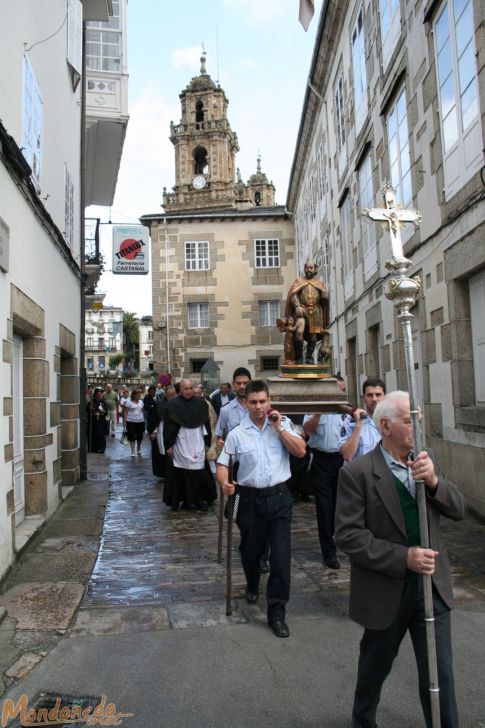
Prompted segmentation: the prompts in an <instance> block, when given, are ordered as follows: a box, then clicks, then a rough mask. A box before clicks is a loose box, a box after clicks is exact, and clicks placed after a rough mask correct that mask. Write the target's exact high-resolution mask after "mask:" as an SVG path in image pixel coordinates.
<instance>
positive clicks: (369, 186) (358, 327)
mask: <svg viewBox="0 0 485 728" xmlns="http://www.w3.org/2000/svg"><path fill="white" fill-rule="evenodd" d="M482 11H483V7H482V5H481V3H480V2H479V0H463V2H458V0H440V1H438V0H429V1H428V2H425V3H420V2H411V3H409V2H407V3H405V2H403V1H400V0H353V1H352V2H350V3H338V2H335V1H334V2H332V1H328V2H324V3H323V8H322V13H321V17H320V25H319V29H318V33H317V41H316V45H315V50H314V55H313V60H312V66H311V69H310V74H309V85H308V88H307V92H306V96H305V102H304V108H303V112H302V118H301V124H300V130H299V135H298V140H297V145H296V151H295V156H294V161H293V167H292V173H291V180H290V189H289V194H288V201H287V205H288V209H289V211H290V212H293V213H294V215H295V236H296V247H297V257H298V266H299V268H301V266H302V265H303V263H304V261H305V260H307V259H309V258H313V259H316V260H317V261H318V262H319V263H320V266H321V271H320V272H321V274H322V277H324V278H325V279H326V281H327V283H328V285H329V288H330V318H331V321H330V332H331V335H332V345H333V368H334V371H337V370H340V371H341V372H342V373H343V374H345V375H346V377H347V380H348V391H349V393H350V395H351V398H352V399H353V400H354V402H355V403H357V401H358V399H359V396H360V393H361V387H362V382H363V380H364V379H365V378H366V377H368V376H377V377H381V378H383V379H384V380H385V382H386V385H387V389H388V390H392V389H395V388H396V387H398V388H404V389H405V388H407V378H406V366H405V360H404V352H403V342H402V333H401V326H400V324H399V323H398V322H397V321H396V317H395V313H394V310H393V306H392V304H391V303H390V302H389V301H388V300H387V299H386V298H385V296H384V284H385V282H386V279H387V278H388V275H389V274H388V271H387V269H386V267H385V261H386V259H388V258H390V257H391V251H390V240H389V235H388V233H387V232H386V231H385V229H384V226H381V225H378V224H375V223H371V222H369V221H367V220H366V219H363V218H362V216H361V212H362V209H364V208H366V207H375V206H383V204H384V203H383V198H382V194H381V188H382V187H383V185H384V184H385V183H386V182H387V181H391V182H392V184H393V186H394V188H395V190H396V196H397V201H398V203H399V205H400V206H402V207H407V208H415V209H417V210H419V211H420V212H421V213H422V215H423V221H422V223H421V226H420V227H419V228H418V229H416V230H414V228H413V226H410V225H407V226H406V227H405V228H403V230H402V231H401V233H402V238H403V242H404V253H405V255H406V256H407V257H409V258H411V259H412V261H413V264H414V265H413V267H412V269H411V271H410V274H411V275H419V276H420V277H421V279H422V288H421V292H420V295H419V298H418V301H417V304H416V306H415V308H414V311H413V313H414V321H413V328H414V339H415V357H416V369H417V379H418V386H419V390H420V399H421V401H422V402H423V403H424V412H425V423H424V426H425V435H426V441H427V444H428V445H429V446H431V447H433V449H434V450H435V451H436V452H437V454H438V457H439V459H440V462H441V464H442V467H443V469H444V471H445V472H446V473H447V475H448V476H449V477H451V478H452V479H453V480H455V481H456V482H457V483H458V484H459V486H460V487H461V489H462V490H463V492H464V493H465V494H466V495H467V498H468V501H469V504H470V505H471V507H472V508H474V509H475V510H476V511H478V512H481V513H485V489H484V487H483V476H482V475H481V474H482V473H483V471H484V468H485V328H484V326H485V324H484V321H485V315H484V314H485V245H484V244H483V237H484V230H483V219H484V182H483V175H484V168H483V152H482V150H483V128H484V124H483V112H484V93H485V92H484V73H483V59H482V57H483V52H484V51H483V42H480V39H481V38H482V39H483V29H482V30H481V29H480V23H481V21H482ZM480 33H482V35H480Z"/></svg>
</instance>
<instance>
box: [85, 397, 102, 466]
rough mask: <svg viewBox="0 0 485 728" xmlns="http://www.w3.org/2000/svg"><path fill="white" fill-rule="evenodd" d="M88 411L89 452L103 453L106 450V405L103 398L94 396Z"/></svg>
mask: <svg viewBox="0 0 485 728" xmlns="http://www.w3.org/2000/svg"><path fill="white" fill-rule="evenodd" d="M86 413H87V423H86V436H87V440H88V452H97V453H103V452H104V451H105V450H106V434H105V422H106V406H105V404H104V403H103V401H102V400H99V399H95V398H94V397H93V399H91V400H89V402H88V403H87V405H86Z"/></svg>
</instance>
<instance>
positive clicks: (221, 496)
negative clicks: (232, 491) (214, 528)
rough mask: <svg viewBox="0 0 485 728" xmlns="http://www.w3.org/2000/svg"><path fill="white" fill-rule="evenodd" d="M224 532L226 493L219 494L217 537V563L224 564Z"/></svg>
mask: <svg viewBox="0 0 485 728" xmlns="http://www.w3.org/2000/svg"><path fill="white" fill-rule="evenodd" d="M223 530H224V493H223V492H222V488H220V492H219V533H218V536H217V563H218V564H222V532H223Z"/></svg>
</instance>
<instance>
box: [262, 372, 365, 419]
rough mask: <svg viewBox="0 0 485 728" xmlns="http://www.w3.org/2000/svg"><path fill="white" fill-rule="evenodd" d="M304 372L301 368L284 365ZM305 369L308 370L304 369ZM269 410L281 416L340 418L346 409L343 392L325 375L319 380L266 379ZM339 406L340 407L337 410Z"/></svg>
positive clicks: (308, 378) (335, 381) (306, 378)
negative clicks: (273, 410)
mask: <svg viewBox="0 0 485 728" xmlns="http://www.w3.org/2000/svg"><path fill="white" fill-rule="evenodd" d="M287 366H295V367H298V369H299V370H301V369H304V368H305V365H304V364H295V365H287ZM306 368H307V369H312V368H315V367H312V366H311V365H307V367H306ZM269 389H270V396H271V406H272V407H274V408H275V409H277V410H279V411H280V412H281V413H282V414H284V415H290V416H291V415H303V414H316V413H320V414H342V413H344V412H345V411H346V408H348V407H350V406H351V405H350V403H349V402H348V401H347V396H346V394H345V392H341V391H340V389H339V388H338V386H337V380H336V379H335V378H334V377H330V376H328V374H327V375H325V376H323V377H322V376H321V375H320V377H319V378H317V377H315V376H313V377H311V376H307V377H305V378H298V379H296V378H291V379H290V378H289V376H288V375H287V374H283V375H282V376H280V377H271V378H270V379H269ZM341 405H343V407H342V406H341Z"/></svg>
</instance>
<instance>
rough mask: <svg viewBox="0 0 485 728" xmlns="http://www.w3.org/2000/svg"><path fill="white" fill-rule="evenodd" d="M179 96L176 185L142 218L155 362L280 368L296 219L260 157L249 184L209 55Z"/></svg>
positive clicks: (180, 372) (181, 369)
mask: <svg viewBox="0 0 485 728" xmlns="http://www.w3.org/2000/svg"><path fill="white" fill-rule="evenodd" d="M180 99H181V120H180V123H179V124H177V125H175V124H173V123H172V125H171V137H170V138H171V140H172V143H173V145H174V147H175V180H176V181H175V186H174V188H173V191H171V192H167V190H166V189H164V195H163V204H164V209H165V213H164V214H160V213H157V214H155V215H150V214H147V215H144V216H143V217H142V218H141V221H142V222H143V223H144V224H145V225H147V226H149V227H150V234H151V238H152V283H153V360H154V369H155V370H156V371H157V372H159V373H163V372H170V373H171V374H172V375H173V376H174V377H175V378H179V377H181V376H191V375H197V373H198V372H200V369H201V367H202V366H203V364H204V363H205V361H206V360H207V359H208V358H213V359H214V361H215V362H216V364H218V366H219V367H220V370H221V380H222V381H224V380H230V379H231V376H232V372H233V370H234V369H235V368H236V367H237V366H246V367H249V368H250V370H251V371H252V373H253V374H257V375H259V374H261V375H266V374H270V373H274V372H275V371H276V370H277V369H278V366H279V363H280V360H281V358H282V353H283V351H282V336H281V334H280V333H279V331H278V330H277V329H276V327H275V323H276V318H278V317H280V316H281V315H282V313H283V309H284V298H285V296H286V292H287V290H288V288H289V286H290V284H291V282H292V281H293V280H294V278H295V271H296V269H295V260H294V239H293V223H292V221H291V219H290V216H289V215H288V214H287V212H286V209H285V208H284V207H283V206H279V205H275V203H274V193H275V190H274V186H273V184H272V183H271V182H270V181H269V180H268V178H267V176H266V174H265V173H264V172H263V171H262V169H261V159H260V158H258V160H257V169H256V172H255V173H254V174H253V175H252V176H251V177H250V178H249V180H248V182H247V183H244V182H243V180H242V176H241V173H240V171H239V170H238V169H237V167H236V160H235V155H236V152H237V151H238V149H239V147H238V142H237V136H236V134H235V133H234V132H233V131H232V129H231V127H230V124H229V120H228V118H227V106H228V101H227V98H226V95H225V93H224V91H223V89H221V88H220V86H218V85H216V84H215V83H214V82H213V81H212V79H211V78H210V76H209V75H208V74H207V72H206V69H205V58H202V59H201V69H200V75H199V76H196V77H194V78H193V79H192V80H191V82H190V83H189V85H188V86H187V88H186V89H185V90H184V91H183V92H182V93H181V94H180Z"/></svg>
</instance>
